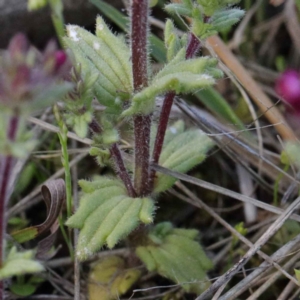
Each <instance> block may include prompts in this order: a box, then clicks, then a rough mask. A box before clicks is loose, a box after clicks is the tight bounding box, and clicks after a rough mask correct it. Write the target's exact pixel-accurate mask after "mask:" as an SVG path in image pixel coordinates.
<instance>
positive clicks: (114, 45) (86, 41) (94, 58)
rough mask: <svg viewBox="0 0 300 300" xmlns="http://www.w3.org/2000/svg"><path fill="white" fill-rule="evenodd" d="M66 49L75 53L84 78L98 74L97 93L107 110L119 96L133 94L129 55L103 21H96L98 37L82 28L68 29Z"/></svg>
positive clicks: (72, 26)
mask: <svg viewBox="0 0 300 300" xmlns="http://www.w3.org/2000/svg"><path fill="white" fill-rule="evenodd" d="M67 33H68V37H67V38H65V43H66V45H67V46H68V47H69V48H70V49H71V50H72V52H73V54H74V56H75V59H76V62H77V63H79V64H80V65H81V68H82V72H83V74H86V76H87V75H88V74H91V73H92V74H94V73H96V74H98V79H97V81H96V83H95V86H94V89H95V92H96V96H97V98H98V100H99V101H100V102H101V103H102V104H103V105H106V106H108V107H113V106H118V103H115V100H116V98H118V96H119V95H120V93H123V94H124V93H125V94H131V92H132V71H131V64H130V51H129V48H128V46H127V45H126V44H125V42H124V41H123V39H122V38H120V37H117V36H115V35H114V34H113V33H112V32H111V31H110V30H109V28H108V27H107V25H106V24H105V22H104V20H103V19H102V18H101V17H98V18H97V26H96V35H97V36H95V35H93V34H91V33H90V32H88V31H86V30H84V29H82V28H80V27H79V26H74V25H69V26H67Z"/></svg>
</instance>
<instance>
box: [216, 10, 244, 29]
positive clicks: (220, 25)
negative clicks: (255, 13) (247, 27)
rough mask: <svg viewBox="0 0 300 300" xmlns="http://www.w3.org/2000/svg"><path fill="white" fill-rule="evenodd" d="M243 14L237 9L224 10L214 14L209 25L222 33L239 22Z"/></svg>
mask: <svg viewBox="0 0 300 300" xmlns="http://www.w3.org/2000/svg"><path fill="white" fill-rule="evenodd" d="M244 14H245V12H244V11H243V10H241V9H238V8H232V9H226V10H221V11H219V12H216V13H215V14H214V15H213V16H212V18H211V24H212V25H213V27H214V29H215V30H217V31H223V30H225V29H228V28H230V27H231V26H232V25H234V24H236V23H237V22H239V20H240V19H241V18H242V17H243V16H244Z"/></svg>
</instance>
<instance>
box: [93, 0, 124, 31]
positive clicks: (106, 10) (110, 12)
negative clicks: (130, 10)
mask: <svg viewBox="0 0 300 300" xmlns="http://www.w3.org/2000/svg"><path fill="white" fill-rule="evenodd" d="M90 2H91V3H93V4H94V5H95V6H96V7H97V8H98V9H99V10H100V11H101V12H102V13H103V14H104V15H105V16H106V17H107V18H108V19H110V20H112V21H113V22H114V23H115V24H116V25H117V26H119V27H120V28H121V29H122V30H123V31H126V29H127V27H128V26H127V24H128V18H127V17H126V16H125V15H124V14H122V13H120V12H119V11H118V10H117V9H116V8H114V7H113V6H112V5H110V4H107V3H106V2H104V1H102V0H90Z"/></svg>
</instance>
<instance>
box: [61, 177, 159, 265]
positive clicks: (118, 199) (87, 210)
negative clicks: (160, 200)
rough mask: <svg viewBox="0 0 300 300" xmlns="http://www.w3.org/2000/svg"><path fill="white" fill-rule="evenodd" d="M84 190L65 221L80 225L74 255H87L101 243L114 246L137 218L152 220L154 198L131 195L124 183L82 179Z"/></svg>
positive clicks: (147, 222) (68, 223) (69, 224)
mask: <svg viewBox="0 0 300 300" xmlns="http://www.w3.org/2000/svg"><path fill="white" fill-rule="evenodd" d="M79 185H80V186H81V187H82V190H83V192H84V195H83V197H82V198H81V201H80V206H79V209H78V210H77V212H76V213H75V215H73V216H72V217H71V218H70V219H69V220H68V221H67V223H66V224H67V225H68V226H70V227H73V228H80V229H81V230H80V234H79V240H78V244H77V253H76V254H77V256H78V257H79V259H81V260H85V259H87V258H88V257H89V256H91V255H92V254H93V253H95V252H96V251H98V250H99V249H100V248H101V247H102V246H104V245H105V244H107V246H108V247H109V248H113V247H114V246H115V245H116V244H117V243H118V241H119V240H120V239H123V238H125V237H126V236H127V235H128V234H129V233H130V232H131V231H133V230H134V229H135V228H136V227H137V226H138V225H139V223H140V222H142V223H145V224H149V223H151V222H152V221H153V212H154V201H153V200H152V199H150V198H131V197H128V196H127V195H126V190H125V187H124V185H123V184H122V183H121V182H120V181H118V180H116V179H110V178H106V177H101V178H100V179H98V180H96V181H93V182H88V181H84V180H81V181H80V182H79Z"/></svg>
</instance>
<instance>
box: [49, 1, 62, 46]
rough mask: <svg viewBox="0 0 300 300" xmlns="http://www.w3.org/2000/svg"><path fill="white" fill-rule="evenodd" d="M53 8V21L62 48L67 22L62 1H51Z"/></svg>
mask: <svg viewBox="0 0 300 300" xmlns="http://www.w3.org/2000/svg"><path fill="white" fill-rule="evenodd" d="M49 5H50V8H51V19H52V23H53V26H54V28H55V31H56V35H57V38H58V40H59V43H60V45H61V46H63V40H62V38H63V36H64V35H65V22H64V16H63V9H64V5H63V2H62V0H49Z"/></svg>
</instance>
